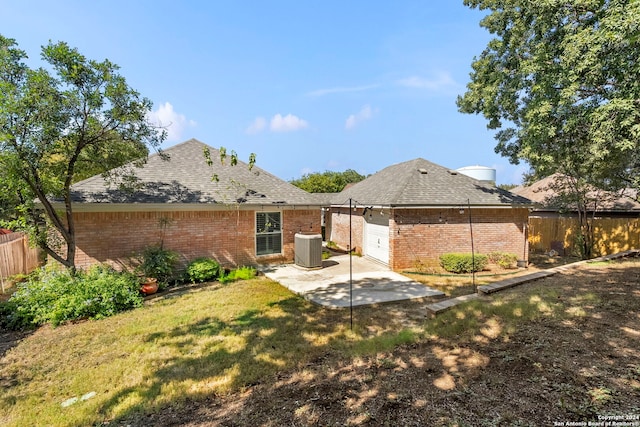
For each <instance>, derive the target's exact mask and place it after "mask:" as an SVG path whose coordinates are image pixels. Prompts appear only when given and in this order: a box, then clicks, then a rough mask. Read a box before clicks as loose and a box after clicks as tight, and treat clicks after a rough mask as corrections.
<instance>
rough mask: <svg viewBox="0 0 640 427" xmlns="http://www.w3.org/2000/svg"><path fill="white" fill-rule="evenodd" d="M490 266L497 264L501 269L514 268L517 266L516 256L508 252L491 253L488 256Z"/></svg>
mask: <svg viewBox="0 0 640 427" xmlns="http://www.w3.org/2000/svg"><path fill="white" fill-rule="evenodd" d="M487 256H488V258H489V262H490V263H491V264H497V265H499V266H500V267H502V268H516V266H517V264H518V255H516V254H511V253H508V252H499V251H495V252H491V253H489V254H488V255H487Z"/></svg>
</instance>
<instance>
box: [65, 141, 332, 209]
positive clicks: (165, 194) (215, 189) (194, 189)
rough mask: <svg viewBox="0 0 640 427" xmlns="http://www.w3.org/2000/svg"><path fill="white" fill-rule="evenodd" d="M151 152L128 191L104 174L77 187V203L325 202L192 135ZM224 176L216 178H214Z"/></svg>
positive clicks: (73, 189) (74, 197)
mask: <svg viewBox="0 0 640 427" xmlns="http://www.w3.org/2000/svg"><path fill="white" fill-rule="evenodd" d="M205 148H208V149H209V150H210V152H211V158H212V159H213V160H214V161H213V164H212V165H211V166H209V165H207V162H206V160H205V157H204V154H203V150H204V149H205ZM163 153H164V154H166V157H168V160H166V159H163V158H162V157H163V156H160V155H158V154H154V155H151V156H149V158H148V160H147V163H146V164H145V165H144V166H143V167H142V168H139V169H134V172H135V176H136V186H135V190H134V191H131V190H129V191H127V190H123V189H121V188H118V186H115V185H110V184H109V183H108V182H106V181H105V179H104V178H103V177H102V176H101V175H96V176H93V177H91V178H89V179H86V180H84V181H81V182H78V183H76V184H74V185H73V186H72V187H71V196H72V201H73V202H74V203H81V204H83V203H84V204H86V203H94V204H95V203H118V204H147V203H148V204H157V203H169V204H230V203H238V202H239V203H242V204H246V205H319V204H320V203H319V202H318V201H317V199H316V198H314V197H313V196H312V195H310V194H309V193H307V192H306V191H303V190H301V189H299V188H297V187H295V186H293V185H292V184H290V183H288V182H286V181H283V180H282V179H280V178H278V177H276V176H274V175H272V174H270V173H269V172H267V171H265V170H263V169H260V168H259V167H257V166H254V167H253V168H252V169H251V170H249V167H248V165H247V164H246V163H244V162H241V161H238V164H237V165H235V166H231V165H230V164H229V161H228V159H227V161H226V162H225V164H222V163H221V162H220V161H219V151H218V150H217V149H215V148H213V147H209V146H207V145H206V144H204V143H202V142H200V141H198V140H196V139H190V140H188V141H186V142H183V143H181V144H178V145H175V146H173V147H171V148H169V149H167V150H164V151H163ZM214 174H215V175H217V176H218V181H217V182H213V181H212V177H213V176H214Z"/></svg>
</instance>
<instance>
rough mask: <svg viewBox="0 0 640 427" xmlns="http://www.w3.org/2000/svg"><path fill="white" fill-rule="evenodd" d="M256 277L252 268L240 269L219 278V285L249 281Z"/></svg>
mask: <svg viewBox="0 0 640 427" xmlns="http://www.w3.org/2000/svg"><path fill="white" fill-rule="evenodd" d="M254 277H256V270H255V268H253V267H240V268H238V269H237V270H231V271H230V272H229V274H225V275H223V276H222V277H220V283H228V282H233V281H235V280H249V279H253V278H254Z"/></svg>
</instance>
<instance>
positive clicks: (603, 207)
mask: <svg viewBox="0 0 640 427" xmlns="http://www.w3.org/2000/svg"><path fill="white" fill-rule="evenodd" d="M562 177H563V176H562V175H561V174H553V175H551V176H548V177H546V178H543V179H541V180H539V181H536V182H534V183H533V184H531V185H528V186H518V187H515V188H513V189H511V192H512V193H515V194H518V195H520V196H523V197H526V198H528V199H531V200H533V201H534V202H536V203H537V204H538V209H539V210H550V209H551V210H558V209H559V206H558V203H557V200H555V198H556V191H555V190H554V189H553V186H554V185H555V183H556V180H561V179H562ZM587 196H588V197H590V198H592V199H593V200H595V201H597V209H596V211H608V212H635V211H640V203H638V202H637V201H636V200H635V196H636V192H635V191H633V190H631V189H626V190H623V191H621V192H617V193H612V192H606V191H600V194H597V193H596V191H595V190H594V191H593V192H590V193H588V195H587Z"/></svg>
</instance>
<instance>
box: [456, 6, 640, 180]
mask: <svg viewBox="0 0 640 427" xmlns="http://www.w3.org/2000/svg"><path fill="white" fill-rule="evenodd" d="M464 3H465V4H466V5H467V6H469V7H472V8H478V9H480V10H483V11H484V14H485V17H484V18H483V19H482V21H481V26H483V27H484V28H486V29H487V30H488V31H489V32H490V33H492V34H493V35H494V36H495V38H493V40H491V41H490V42H489V44H488V46H487V48H486V49H485V50H484V51H483V52H482V53H481V54H480V56H479V57H477V58H476V59H475V60H474V61H473V63H472V68H473V71H472V73H471V82H470V83H469V84H468V85H467V91H466V93H465V94H464V95H463V96H461V97H459V98H458V107H459V109H460V111H462V112H464V113H473V114H482V115H484V117H485V118H486V119H487V121H488V125H487V127H488V128H490V129H494V130H496V131H497V132H496V139H497V141H498V143H497V146H496V151H497V152H498V153H500V154H502V155H503V156H505V157H508V158H509V159H510V160H511V161H512V162H514V163H517V162H518V161H519V160H525V161H527V162H528V163H529V165H531V167H532V168H533V170H534V172H535V173H536V174H537V175H538V177H545V176H549V175H551V174H552V173H555V172H560V173H564V174H567V175H570V176H572V177H573V178H576V179H578V178H579V179H581V180H584V182H586V183H588V184H591V185H594V186H596V187H599V188H621V187H625V186H630V185H632V186H633V185H635V187H636V188H640V178H639V177H640V173H639V172H640V171H639V169H640V161H639V160H640V128H639V126H638V123H640V109H639V108H638V99H640V85H638V81H639V80H640V67H638V62H637V61H635V60H630V58H638V57H640V39H639V37H638V35H639V29H638V22H640V2H638V1H628V0H620V1H576V0H574V1H566V2H554V1H550V2H544V1H543V2H529V3H527V4H526V6H524V5H523V3H522V2H521V1H516V0H506V1H500V2H496V1H494V0H465V2H464Z"/></svg>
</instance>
